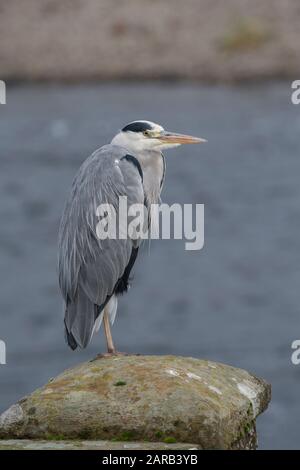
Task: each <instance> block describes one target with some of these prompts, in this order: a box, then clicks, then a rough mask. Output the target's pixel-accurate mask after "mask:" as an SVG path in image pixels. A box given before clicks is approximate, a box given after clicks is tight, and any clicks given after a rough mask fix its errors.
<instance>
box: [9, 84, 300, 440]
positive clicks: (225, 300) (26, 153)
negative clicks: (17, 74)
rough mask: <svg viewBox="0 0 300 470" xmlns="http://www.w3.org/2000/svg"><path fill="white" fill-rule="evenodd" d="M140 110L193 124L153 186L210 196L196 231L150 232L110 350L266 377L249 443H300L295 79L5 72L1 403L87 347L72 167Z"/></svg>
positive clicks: (191, 198)
mask: <svg viewBox="0 0 300 470" xmlns="http://www.w3.org/2000/svg"><path fill="white" fill-rule="evenodd" d="M143 118H144V119H149V120H153V121H156V122H159V123H161V124H162V125H164V126H165V127H166V128H168V129H171V130H175V131H178V132H186V133H191V134H194V135H200V136H202V137H205V138H206V139H207V140H208V143H207V144H205V145H201V146H197V147H195V146H186V147H182V148H179V149H175V150H169V151H167V152H166V153H165V156H166V160H167V176H166V181H165V187H164V190H163V200H164V201H165V202H168V203H173V202H179V203H203V204H205V245H204V248H203V250H201V251H198V252H193V251H186V250H185V249H184V242H183V241H178V240H177V241H166V240H164V241H153V242H152V243H151V247H150V251H149V248H148V247H145V249H144V250H143V252H142V255H141V256H140V257H139V260H138V262H137V264H136V267H135V271H134V280H133V286H132V289H131V290H130V292H129V293H128V295H126V296H123V297H122V298H121V300H120V304H119V311H118V316H117V320H116V323H115V326H114V328H113V333H114V337H115V342H116V343H117V346H118V349H119V350H121V351H132V352H139V353H144V354H178V355H191V356H195V357H201V358H209V359H211V360H216V361H221V362H225V363H229V364H231V365H234V366H238V367H242V368H245V369H247V370H249V371H251V372H253V373H255V374H256V375H258V376H262V377H264V378H265V379H266V380H267V381H269V382H271V384H272V387H273V399H272V403H271V405H270V407H269V409H268V411H266V412H265V413H264V414H263V415H262V416H261V417H260V418H259V419H258V421H257V424H258V432H259V447H260V448H261V449H266V448H299V447H300V438H299V432H298V431H299V429H300V410H299V405H298V400H299V396H300V366H298V367H297V366H295V365H293V364H292V363H291V353H292V350H291V343H292V341H293V340H295V339H298V338H300V315H299V281H300V236H299V233H300V205H299V200H300V185H299V174H300V159H299V155H300V139H299V135H300V107H297V106H293V105H292V104H291V102H290V84H289V83H277V84H272V83H267V84H264V85H255V86H253V85H252V86H243V87H233V88H230V87H225V86H214V87H206V86H196V85H187V84H156V85H148V84H114V85H105V84H104V85H96V84H95V85H89V86H58V85H51V86H49V85H48V86H42V85H40V86H38V85H35V86H16V87H8V91H7V105H5V106H1V107H0V158H1V173H0V216H1V225H0V259H1V272H0V280H1V282H0V338H1V339H2V340H5V342H6V346H7V364H6V365H1V366H0V382H1V383H0V387H1V388H0V411H3V410H4V409H6V408H7V407H8V406H9V405H10V404H12V403H13V402H15V401H16V400H18V399H19V398H20V397H22V396H24V395H25V394H27V393H29V392H31V391H32V390H33V389H35V388H36V387H38V386H41V385H42V384H43V383H44V382H46V381H47V380H48V379H49V377H52V376H55V375H56V374H58V373H59V372H60V371H62V370H63V369H65V368H67V367H70V366H72V365H73V364H76V363H78V362H80V361H83V360H85V359H88V358H90V357H93V356H94V355H95V354H96V353H97V352H99V351H103V349H104V347H105V343H104V339H103V335H102V334H101V333H100V334H98V335H97V336H96V337H95V338H94V339H93V341H92V344H91V345H90V346H89V348H88V349H87V350H85V351H76V352H72V351H71V350H69V349H68V348H67V347H66V345H65V343H64V339H63V328H62V306H61V298H60V294H59V290H58V287H57V275H56V239H57V230H58V224H59V218H60V215H61V212H62V208H63V204H64V200H65V198H66V195H67V192H68V189H69V187H70V184H71V181H72V179H73V177H74V174H75V172H76V170H77V168H78V167H79V165H80V164H81V162H82V161H83V159H85V158H86V157H87V156H88V155H89V154H90V153H91V152H92V151H93V150H94V149H95V148H97V147H99V146H101V145H103V144H104V143H107V142H109V141H110V139H111V138H112V136H113V132H114V130H117V129H119V128H121V127H122V126H123V125H124V124H126V123H127V122H130V121H131V120H134V119H143Z"/></svg>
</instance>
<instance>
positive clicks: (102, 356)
mask: <svg viewBox="0 0 300 470" xmlns="http://www.w3.org/2000/svg"><path fill="white" fill-rule="evenodd" d="M118 356H140V354H133V353H126V352H120V351H112V352H106V353H100V354H97V356H96V357H94V359H91V360H90V362H94V361H97V359H105V358H108V357H118Z"/></svg>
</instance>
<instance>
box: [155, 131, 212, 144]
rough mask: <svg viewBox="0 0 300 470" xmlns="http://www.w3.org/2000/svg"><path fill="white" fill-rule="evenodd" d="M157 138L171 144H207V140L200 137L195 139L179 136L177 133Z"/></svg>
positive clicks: (165, 133) (169, 133) (166, 133)
mask: <svg viewBox="0 0 300 470" xmlns="http://www.w3.org/2000/svg"><path fill="white" fill-rule="evenodd" d="M157 138H158V139H159V140H161V141H162V142H166V143H169V144H201V143H204V142H207V140H205V139H201V138H200V137H193V136H192V135H185V134H177V133H175V132H167V131H165V132H163V133H162V134H160V135H159V136H157Z"/></svg>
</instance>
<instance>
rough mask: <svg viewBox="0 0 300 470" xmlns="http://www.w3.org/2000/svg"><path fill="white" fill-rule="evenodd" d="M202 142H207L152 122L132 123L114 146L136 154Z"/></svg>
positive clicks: (126, 127)
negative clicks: (171, 130)
mask: <svg viewBox="0 0 300 470" xmlns="http://www.w3.org/2000/svg"><path fill="white" fill-rule="evenodd" d="M201 142H206V140H205V139H200V138H198V137H192V136H191V135H184V134H177V133H175V132H169V131H166V130H165V129H164V128H163V127H162V126H160V125H159V124H155V123H154V122H150V121H133V122H130V123H129V124H127V126H125V127H123V129H122V130H121V131H120V132H119V133H118V134H117V135H116V136H115V137H114V138H113V140H112V144H115V145H120V146H121V147H124V148H126V149H128V150H130V151H132V152H134V153H139V152H143V151H161V150H164V149H168V148H172V147H178V146H179V145H182V144H200V143H201Z"/></svg>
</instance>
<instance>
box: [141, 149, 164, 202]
mask: <svg viewBox="0 0 300 470" xmlns="http://www.w3.org/2000/svg"><path fill="white" fill-rule="evenodd" d="M134 156H135V157H136V158H137V159H138V161H139V163H140V165H141V167H142V170H143V176H144V190H145V193H146V196H147V199H148V201H149V202H150V203H151V204H157V203H158V202H159V197H160V192H161V182H162V179H163V176H164V160H163V156H162V153H161V152H160V151H153V150H152V151H143V152H139V154H136V155H134Z"/></svg>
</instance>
